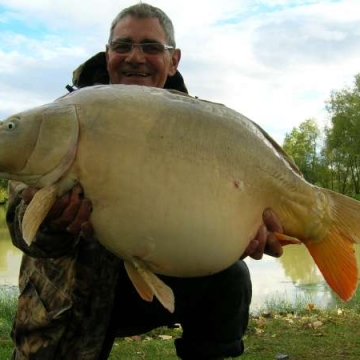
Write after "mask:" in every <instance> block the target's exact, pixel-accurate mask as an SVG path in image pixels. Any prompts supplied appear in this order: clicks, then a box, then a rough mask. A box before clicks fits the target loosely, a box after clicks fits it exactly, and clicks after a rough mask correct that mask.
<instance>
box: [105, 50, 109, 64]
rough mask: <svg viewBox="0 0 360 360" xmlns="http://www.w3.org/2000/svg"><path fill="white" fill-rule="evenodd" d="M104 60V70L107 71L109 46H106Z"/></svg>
mask: <svg viewBox="0 0 360 360" xmlns="http://www.w3.org/2000/svg"><path fill="white" fill-rule="evenodd" d="M105 58H106V69H108V63H109V45H106V49H105Z"/></svg>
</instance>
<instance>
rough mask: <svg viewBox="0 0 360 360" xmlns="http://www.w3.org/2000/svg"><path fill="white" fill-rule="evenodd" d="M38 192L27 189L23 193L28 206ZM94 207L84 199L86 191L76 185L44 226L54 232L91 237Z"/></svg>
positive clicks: (51, 213) (58, 204) (63, 197)
mask: <svg viewBox="0 0 360 360" xmlns="http://www.w3.org/2000/svg"><path fill="white" fill-rule="evenodd" d="M36 192H37V189H35V188H27V189H25V190H24V191H23V192H22V195H21V196H22V198H23V200H24V202H25V203H26V204H28V203H30V201H31V199H32V198H33V196H34V195H35V193H36ZM91 210H92V206H91V202H90V200H89V199H87V198H85V197H84V189H83V188H82V186H81V185H80V184H76V185H75V186H74V187H73V188H72V189H71V190H70V191H69V192H67V193H65V194H64V195H62V196H61V197H60V198H59V199H58V200H57V201H56V202H55V204H54V205H53V207H52V208H51V209H50V211H49V213H48V215H47V216H46V218H45V220H44V223H43V224H44V225H45V226H47V227H49V228H51V229H53V230H54V231H64V230H66V231H68V232H69V233H71V234H74V235H77V234H79V233H80V232H82V233H83V235H84V236H91V235H92V234H93V229H92V226H91V223H90V221H89V217H90V214H91Z"/></svg>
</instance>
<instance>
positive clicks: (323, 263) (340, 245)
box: [305, 189, 360, 301]
mask: <svg viewBox="0 0 360 360" xmlns="http://www.w3.org/2000/svg"><path fill="white" fill-rule="evenodd" d="M320 191H322V192H323V193H325V195H327V196H328V197H329V199H330V206H331V216H332V225H331V226H330V230H329V232H328V234H327V235H326V237H325V238H324V239H322V240H321V241H311V240H309V241H306V242H305V245H306V247H307V249H308V250H309V252H310V254H311V256H312V257H313V258H314V260H315V263H316V264H317V266H318V268H319V269H320V271H321V273H322V274H323V276H324V278H325V280H326V282H327V283H328V284H329V285H330V287H331V288H332V289H333V290H334V291H335V292H336V293H337V294H338V295H339V296H340V297H341V298H342V299H343V300H345V301H348V300H350V299H351V297H352V296H353V295H354V293H355V291H356V288H357V284H358V280H359V279H358V267H357V262H356V257H355V247H354V243H357V244H360V202H359V201H357V200H354V199H351V198H349V197H347V196H344V195H341V194H338V193H335V192H333V191H331V190H327V189H320Z"/></svg>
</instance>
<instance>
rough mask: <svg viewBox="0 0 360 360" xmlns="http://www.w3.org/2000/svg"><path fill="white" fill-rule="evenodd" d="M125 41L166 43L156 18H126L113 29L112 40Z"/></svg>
mask: <svg viewBox="0 0 360 360" xmlns="http://www.w3.org/2000/svg"><path fill="white" fill-rule="evenodd" d="M119 38H120V39H127V40H132V41H134V42H142V41H144V40H150V39H152V40H156V41H160V42H163V41H164V42H165V41H166V35H165V32H164V29H163V28H162V27H161V25H160V22H159V20H158V19H157V18H134V17H132V16H126V17H125V18H123V19H121V20H120V21H119V22H118V23H117V25H116V26H115V28H114V32H113V39H119Z"/></svg>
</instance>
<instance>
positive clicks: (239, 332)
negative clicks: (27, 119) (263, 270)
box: [7, 3, 282, 360]
mask: <svg viewBox="0 0 360 360" xmlns="http://www.w3.org/2000/svg"><path fill="white" fill-rule="evenodd" d="M180 57H181V52H180V50H179V49H177V48H176V44H175V39H174V29H173V25H172V22H171V20H170V19H169V18H168V17H167V15H166V14H165V13H164V12H163V11H162V10H160V9H158V8H155V7H153V6H151V5H148V4H145V3H139V4H137V5H134V6H130V7H129V8H126V9H124V10H122V11H121V12H120V13H119V14H118V15H117V17H116V18H115V19H114V21H113V22H112V25H111V29H110V37H109V42H108V44H107V45H106V52H105V53H99V54H97V55H95V56H94V57H92V58H91V59H90V60H88V61H87V62H86V63H84V64H83V65H81V66H80V67H79V68H78V69H77V70H76V71H75V72H74V78H73V82H74V85H75V86H76V87H78V88H81V87H85V86H91V85H94V84H108V83H111V84H128V85H145V86H151V87H158V88H166V89H175V90H178V91H181V92H183V93H187V89H186V86H185V84H184V81H183V78H182V76H181V74H180V73H179V72H178V70H177V68H178V65H179V62H180ZM69 88H70V90H73V89H72V88H71V87H69ZM101 175H102V174H99V176H101ZM104 176H106V174H104ZM85 191H86V189H85ZM83 192H84V190H83V188H82V187H81V185H80V184H78V185H76V186H75V187H73V188H72V190H71V191H70V192H68V193H66V194H65V195H63V196H62V197H60V198H59V199H58V200H57V202H56V203H55V205H54V206H53V207H52V208H51V210H50V211H49V213H48V215H47V217H46V219H45V220H44V221H43V223H42V224H41V226H40V229H39V231H38V232H37V233H36V236H35V240H34V241H33V242H32V244H31V245H30V246H28V245H27V244H26V243H25V241H24V239H23V234H22V232H21V222H22V217H23V214H24V212H25V209H26V207H27V204H28V203H29V202H30V200H31V199H32V198H33V196H34V194H35V193H36V189H34V188H27V189H25V190H24V188H23V187H22V185H21V184H19V183H15V182H14V183H12V184H10V194H11V199H10V202H9V206H8V211H7V222H8V226H9V229H10V233H11V236H12V240H13V243H14V244H15V246H17V247H19V248H20V249H21V250H22V251H23V252H24V256H23V259H22V264H21V269H20V279H19V287H20V296H19V300H18V307H17V314H16V319H15V322H14V325H13V329H12V333H11V336H12V339H13V341H14V343H15V350H14V353H13V357H12V359H13V360H22V359H38V360H52V359H59V360H72V359H74V360H75V359H76V360H79V359H84V360H105V359H107V358H108V356H109V354H110V352H111V348H112V346H113V343H114V340H115V338H116V337H124V336H132V335H137V334H141V333H145V332H147V331H150V330H151V329H154V328H156V327H159V326H173V324H175V323H180V324H181V326H182V330H183V334H182V337H181V338H179V339H176V340H175V346H176V352H177V355H178V356H179V357H180V358H181V359H202V360H211V359H213V360H215V359H218V360H219V359H224V358H227V357H236V356H239V355H241V354H242V353H243V351H244V345H243V341H242V338H243V336H244V333H245V331H246V328H247V325H248V317H249V306H250V302H251V280H250V275H249V271H248V269H247V266H246V264H245V263H244V261H243V260H242V259H243V258H245V257H246V256H251V257H253V258H255V259H261V258H262V256H263V254H264V253H267V254H269V255H272V256H280V255H281V254H282V248H281V244H280V243H279V242H278V241H277V240H276V238H275V236H274V235H273V234H272V232H274V231H276V232H282V228H281V225H280V224H279V222H278V220H277V218H276V216H275V215H274V214H273V213H272V212H271V211H270V210H266V211H265V212H264V214H263V220H264V224H266V226H265V225H263V226H261V228H260V229H259V231H258V234H257V236H256V238H255V239H254V240H252V241H251V242H250V244H249V246H248V248H247V249H246V251H245V253H244V254H243V256H242V259H239V260H238V261H237V262H236V263H235V264H233V265H232V266H230V267H229V268H228V269H226V270H223V271H221V272H219V273H217V274H214V275H210V276H204V277H196V278H176V277H168V276H160V275H159V278H161V280H163V281H164V282H165V283H166V284H167V285H169V286H170V287H171V288H172V290H173V291H174V294H175V299H176V307H175V311H174V313H171V312H169V311H168V310H166V309H165V308H164V307H163V306H162V305H161V304H160V303H159V302H158V301H157V300H156V299H155V300H154V301H153V302H146V301H144V300H142V299H141V298H140V297H139V296H138V294H137V291H136V289H135V288H134V286H133V284H132V283H131V281H130V280H129V278H128V275H127V272H126V271H125V268H124V263H123V261H122V260H121V259H119V258H118V257H116V256H115V255H113V254H112V253H110V252H109V251H108V250H106V249H105V248H104V247H103V246H102V245H101V244H100V243H99V242H98V241H97V239H96V238H95V236H94V234H93V232H92V227H91V223H90V222H89V218H90V214H91V206H92V204H91V201H90V200H91V199H90V200H89V199H87V198H86V193H85V194H84V193H83ZM114 216H116V215H114ZM259 216H261V214H259ZM240 221H241V219H239V222H240ZM119 237H121V234H119Z"/></svg>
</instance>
